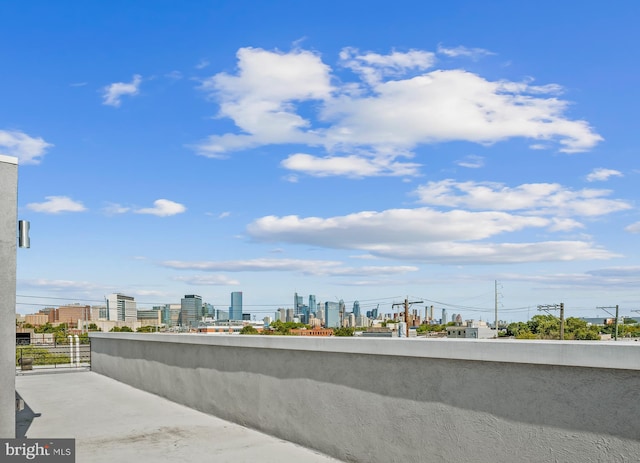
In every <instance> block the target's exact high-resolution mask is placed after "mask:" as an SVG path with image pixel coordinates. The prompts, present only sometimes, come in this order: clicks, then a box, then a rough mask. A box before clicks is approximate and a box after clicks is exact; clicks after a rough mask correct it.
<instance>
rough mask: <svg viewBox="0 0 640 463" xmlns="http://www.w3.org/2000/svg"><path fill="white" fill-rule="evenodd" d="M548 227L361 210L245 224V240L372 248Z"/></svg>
mask: <svg viewBox="0 0 640 463" xmlns="http://www.w3.org/2000/svg"><path fill="white" fill-rule="evenodd" d="M551 224H552V222H551V221H550V220H549V219H546V218H542V217H527V216H518V215H512V214H507V213H504V212H467V211H461V210H454V211H448V212H440V211H436V210H434V209H430V208H416V209H388V210H385V211H382V212H375V211H364V212H357V213H353V214H349V215H345V216H337V217H330V218H326V219H324V218H320V217H306V218H301V217H298V216H295V215H290V216H284V217H276V216H267V217H262V218H260V219H258V220H256V221H254V222H252V223H251V224H249V226H248V229H247V230H248V232H249V235H250V236H251V237H253V238H255V239H258V240H261V241H267V242H278V241H284V242H289V243H300V244H311V245H316V246H325V247H332V248H345V249H360V250H374V249H378V246H380V245H386V244H389V245H391V244H393V245H396V244H402V243H414V244H420V243H425V244H426V243H435V242H448V241H452V240H465V241H468V240H481V239H486V238H490V237H493V236H495V235H498V234H501V233H506V232H514V231H519V230H523V229H525V228H530V227H533V228H542V227H547V226H549V225H551Z"/></svg>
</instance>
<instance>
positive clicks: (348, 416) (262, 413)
mask: <svg viewBox="0 0 640 463" xmlns="http://www.w3.org/2000/svg"><path fill="white" fill-rule="evenodd" d="M91 350H92V352H91V362H92V370H93V371H92V372H90V373H77V374H67V375H64V374H59V375H47V376H45V375H40V376H35V375H34V376H24V377H18V378H17V391H18V393H20V394H21V395H22V397H23V398H24V399H25V401H26V403H27V404H28V405H29V407H30V409H31V410H32V411H33V412H34V413H40V414H41V416H40V417H37V418H35V419H34V420H33V423H32V424H31V427H30V428H29V431H28V432H27V436H29V437H35V435H34V433H37V434H38V435H40V436H43V437H56V436H59V437H76V438H77V439H78V441H77V442H78V444H77V445H78V454H79V455H82V458H80V457H79V460H78V461H83V462H84V461H107V459H109V460H112V459H113V458H118V459H119V460H118V461H130V459H129V458H127V455H133V454H137V455H140V456H143V455H147V454H148V455H150V457H149V460H150V461H151V460H152V461H175V458H176V456H177V455H181V454H182V453H181V452H187V453H186V455H187V456H186V457H183V458H182V459H183V460H184V461H199V460H203V459H204V460H206V459H211V457H212V456H215V458H216V459H215V461H257V460H259V461H271V460H269V458H272V459H273V461H287V458H289V459H290V461H331V460H330V458H329V457H326V456H324V455H330V456H331V457H333V458H337V459H339V460H342V461H354V462H381V463H382V462H384V463H388V462H393V461H412V462H417V461H481V462H484V461H492V462H513V461H540V462H555V461H563V462H572V461H576V462H591V461H594V462H595V461H635V460H636V458H637V455H638V453H639V452H640V414H639V413H638V408H637V401H638V398H639V397H638V391H640V345H639V343H635V342H618V343H615V342H577V341H573V342H555V341H494V340H424V339H356V338H309V337H294V336H283V337H280V336H277V337H276V336H237V335H236V336H232V335H197V334H196V335H194V334H190V335H189V334H139V333H96V334H94V335H92V339H91ZM76 378H77V379H76ZM114 380H117V381H114ZM167 399H168V400H167ZM214 417H218V418H214ZM219 418H220V419H222V420H228V422H224V421H221V420H220V419H219ZM229 422H233V423H236V424H237V425H241V426H246V427H247V428H251V429H253V430H255V431H251V430H249V429H247V428H242V427H236V425H233V424H231V423H229ZM257 431H259V432H257ZM53 432H55V435H52V434H51V433H53ZM254 433H255V434H254ZM262 433H264V434H262ZM267 435H268V436H274V437H267ZM284 441H288V442H284ZM291 443H295V444H298V445H300V446H302V447H298V446H295V445H294V444H291ZM303 447H304V448H303ZM172 449H173V450H175V452H174V453H172V452H173V450H172ZM309 449H312V450H309ZM147 452H149V453H147ZM189 452H191V453H189ZM290 452H291V453H290ZM323 454H324V455H323ZM101 455H106V456H109V458H107V457H106V456H105V457H104V458H105V459H104V460H102V459H99V458H102V456H101ZM86 456H89V457H90V458H93V459H89V458H85V457H86ZM156 456H157V458H156ZM152 457H153V458H152ZM162 458H165V459H164V460H162Z"/></svg>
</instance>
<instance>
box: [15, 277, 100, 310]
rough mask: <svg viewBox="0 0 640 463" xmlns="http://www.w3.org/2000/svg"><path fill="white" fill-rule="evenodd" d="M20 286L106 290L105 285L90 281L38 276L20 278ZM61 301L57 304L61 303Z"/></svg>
mask: <svg viewBox="0 0 640 463" xmlns="http://www.w3.org/2000/svg"><path fill="white" fill-rule="evenodd" d="M18 284H19V286H21V287H29V288H38V289H45V290H47V291H64V292H65V293H69V292H70V291H84V292H89V291H91V292H96V291H105V289H108V288H105V286H103V285H97V284H95V283H91V282H88V281H74V280H49V279H47V278H37V279H35V280H19V281H18ZM59 304H60V302H58V303H56V304H55V305H59Z"/></svg>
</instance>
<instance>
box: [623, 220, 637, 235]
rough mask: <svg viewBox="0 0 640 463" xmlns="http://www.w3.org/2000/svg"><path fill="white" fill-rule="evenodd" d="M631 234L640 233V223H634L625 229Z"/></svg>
mask: <svg viewBox="0 0 640 463" xmlns="http://www.w3.org/2000/svg"><path fill="white" fill-rule="evenodd" d="M624 230H625V231H627V232H629V233H640V222H636V223H632V224H631V225H628V226H626V227H625V228H624Z"/></svg>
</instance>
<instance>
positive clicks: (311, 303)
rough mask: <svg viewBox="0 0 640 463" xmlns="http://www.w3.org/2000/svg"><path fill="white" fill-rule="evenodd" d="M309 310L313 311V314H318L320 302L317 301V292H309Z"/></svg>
mask: <svg viewBox="0 0 640 463" xmlns="http://www.w3.org/2000/svg"><path fill="white" fill-rule="evenodd" d="M309 312H311V313H312V314H313V315H316V314H317V313H318V304H317V303H316V296H315V294H309Z"/></svg>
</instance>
